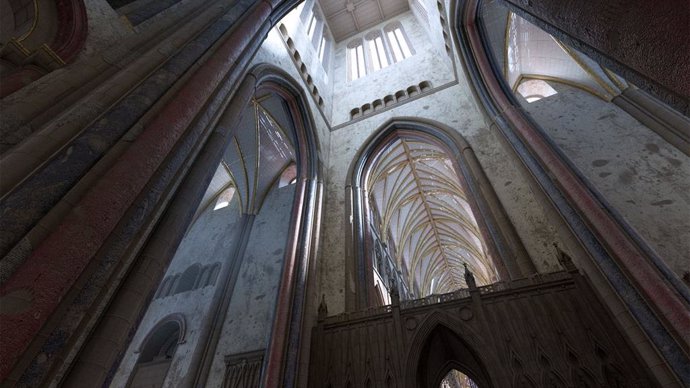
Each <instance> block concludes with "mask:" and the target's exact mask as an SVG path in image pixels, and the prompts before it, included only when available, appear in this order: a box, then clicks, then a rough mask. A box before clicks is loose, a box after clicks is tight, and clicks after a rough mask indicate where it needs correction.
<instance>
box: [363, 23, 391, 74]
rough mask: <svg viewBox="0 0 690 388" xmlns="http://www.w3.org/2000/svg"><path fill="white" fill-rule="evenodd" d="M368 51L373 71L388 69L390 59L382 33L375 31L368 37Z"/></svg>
mask: <svg viewBox="0 0 690 388" xmlns="http://www.w3.org/2000/svg"><path fill="white" fill-rule="evenodd" d="M366 42H367V51H368V54H369V62H370V63H371V69H372V71H377V70H381V69H383V68H385V67H388V57H387V55H386V50H385V48H384V46H383V36H382V35H381V32H380V31H373V32H371V33H369V34H368V35H367V36H366Z"/></svg>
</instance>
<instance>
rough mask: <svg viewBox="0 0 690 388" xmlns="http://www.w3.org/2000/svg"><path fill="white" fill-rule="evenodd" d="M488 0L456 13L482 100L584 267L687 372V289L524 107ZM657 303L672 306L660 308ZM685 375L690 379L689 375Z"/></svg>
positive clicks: (455, 8) (672, 363)
mask: <svg viewBox="0 0 690 388" xmlns="http://www.w3.org/2000/svg"><path fill="white" fill-rule="evenodd" d="M481 4H482V0H458V1H454V2H451V6H452V9H451V12H450V13H451V15H452V16H453V18H452V28H451V29H452V31H453V36H454V38H455V39H454V41H455V44H456V47H457V51H458V54H459V55H460V56H461V57H462V59H463V63H464V64H465V71H466V74H467V78H468V80H469V82H470V84H471V85H472V88H473V91H474V95H475V96H476V98H477V100H478V103H479V104H480V105H481V106H482V108H483V110H484V111H485V112H486V115H487V117H491V120H492V122H493V124H492V125H493V126H494V128H495V131H496V133H497V134H498V135H499V136H501V137H502V138H503V139H504V141H506V142H507V144H508V145H509V147H510V148H512V149H513V150H514V151H515V155H516V156H517V157H518V158H519V159H520V160H521V162H522V163H523V164H524V165H525V167H526V168H527V169H528V170H529V172H530V174H531V175H532V176H533V178H534V180H535V182H536V183H537V184H538V185H539V186H540V187H541V188H542V189H543V191H544V193H545V195H546V197H548V198H549V200H550V201H551V203H552V204H553V206H554V209H555V210H556V211H557V212H558V213H559V214H560V215H561V216H562V217H563V220H564V222H565V224H566V225H567V227H568V228H569V229H570V230H571V231H572V232H573V235H574V237H576V239H577V240H578V241H579V243H580V244H581V247H582V248H583V249H584V250H585V251H586V252H587V254H588V255H587V257H586V258H583V260H587V262H585V263H583V264H584V265H583V268H585V267H589V268H592V267H593V268H595V269H594V271H601V274H602V275H603V277H604V278H605V279H606V280H607V281H608V284H610V287H611V288H607V289H606V290H605V291H604V290H601V289H599V290H598V291H600V292H612V291H613V292H615V293H617V294H619V295H625V298H623V300H622V303H623V304H625V306H626V309H628V310H629V311H630V313H631V317H636V318H635V320H636V321H637V324H639V327H640V328H641V329H642V330H643V331H644V332H646V333H647V335H649V338H650V340H651V343H652V344H653V345H654V346H655V347H656V349H658V350H659V354H660V359H659V362H660V363H661V362H666V363H667V364H668V365H669V367H670V369H672V370H673V371H675V373H677V374H678V375H679V376H680V375H683V372H681V371H684V370H685V369H686V368H685V365H684V364H683V362H682V361H679V360H682V359H684V358H683V357H684V356H682V355H683V354H684V353H683V350H682V346H681V345H680V344H679V343H678V342H677V340H676V339H675V337H674V336H676V335H677V334H676V333H682V332H687V331H688V324H687V322H688V320H687V316H685V317H683V318H680V316H679V315H678V313H677V312H678V311H687V304H688V301H690V292H689V291H688V288H687V287H686V286H685V285H683V283H682V281H681V280H680V279H679V277H677V276H675V275H674V274H673V273H672V271H671V270H670V269H669V268H668V266H667V265H666V264H665V263H664V262H663V261H662V260H661V259H660V258H659V257H658V255H657V254H656V253H655V252H654V251H653V250H652V249H651V248H650V247H649V246H648V244H647V242H646V241H644V240H643V239H642V238H641V237H640V236H639V235H637V233H636V232H635V231H634V230H633V229H632V228H631V227H630V226H629V225H628V224H627V222H626V221H625V220H624V219H623V218H622V217H620V216H619V215H618V213H617V211H616V209H614V208H612V207H611V205H610V204H608V203H607V202H606V201H605V200H604V199H603V198H602V197H601V195H598V194H597V193H596V192H597V190H596V189H595V188H593V187H592V185H591V183H590V182H588V181H587V180H586V179H583V176H582V174H580V173H579V172H578V171H577V169H576V168H574V166H573V164H572V163H571V162H570V161H569V160H568V159H567V157H566V156H565V155H564V154H563V152H562V151H561V150H560V149H558V148H557V147H556V145H555V143H554V142H553V140H552V139H550V138H548V136H546V135H545V133H544V130H543V129H542V128H540V126H539V125H538V124H537V123H536V122H535V121H534V120H533V119H532V118H531V117H530V116H529V115H527V114H526V112H524V111H523V110H522V109H521V108H520V105H519V103H518V102H517V101H516V98H515V96H514V95H512V92H511V89H510V87H509V85H508V84H507V83H506V82H505V79H504V77H503V76H502V75H501V67H500V66H499V65H498V64H497V63H496V62H495V60H494V59H493V55H492V53H491V52H490V48H489V47H490V46H489V45H488V44H487V42H488V37H487V34H488V32H487V30H486V25H485V20H483V19H482V15H481V11H480V10H481ZM630 75H633V74H632V73H627V74H626V76H628V77H629V76H630ZM589 260H591V262H590V261H589ZM650 301H652V302H651V303H652V304H653V303H657V304H659V306H665V307H663V308H659V309H653V308H651V307H650ZM660 301H663V302H660ZM662 322H667V323H668V326H666V329H662V328H663V327H665V326H664V325H665V324H664V323H662ZM683 376H684V377H683V379H682V380H683V382H684V383H690V376H688V375H687V374H685V375H683Z"/></svg>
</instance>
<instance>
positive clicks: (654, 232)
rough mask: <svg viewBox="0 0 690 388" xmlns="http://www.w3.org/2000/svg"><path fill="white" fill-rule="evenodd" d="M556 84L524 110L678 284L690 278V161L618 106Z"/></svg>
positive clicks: (525, 106)
mask: <svg viewBox="0 0 690 388" xmlns="http://www.w3.org/2000/svg"><path fill="white" fill-rule="evenodd" d="M550 85H551V86H552V87H553V88H554V89H556V91H557V92H558V93H557V94H555V95H553V96H550V97H546V98H543V99H541V100H538V101H535V102H533V103H531V104H530V103H527V102H526V101H524V99H520V100H521V102H522V106H523V107H524V108H525V110H526V111H528V112H529V113H530V115H532V117H533V118H534V119H535V120H536V122H537V123H538V124H539V125H540V126H541V127H542V128H543V129H544V130H545V131H546V133H547V134H548V135H549V136H550V137H551V139H552V140H553V141H554V142H555V143H556V144H557V145H558V146H559V148H560V149H561V150H562V151H563V153H564V154H565V156H566V157H567V158H568V159H570V160H571V161H572V162H573V164H574V165H575V167H576V168H577V169H578V170H579V171H580V173H581V174H582V175H583V176H584V177H585V178H586V179H587V180H588V182H589V183H590V184H591V185H592V186H593V187H594V188H595V189H596V190H597V191H598V192H599V194H601V195H602V196H603V198H604V200H605V201H607V202H608V203H609V204H610V205H611V206H612V207H613V209H615V211H617V212H618V213H619V214H620V215H621V216H622V217H623V219H624V220H625V221H626V222H628V223H629V224H630V225H632V227H633V228H634V229H635V230H636V231H637V233H639V234H640V235H641V236H642V238H643V239H644V241H645V242H646V243H647V244H649V245H650V246H651V247H652V249H653V250H654V251H655V252H656V253H657V254H658V255H659V256H660V257H661V258H663V260H664V261H665V262H666V263H667V264H668V265H669V267H670V268H671V269H672V270H674V271H675V272H676V274H677V275H678V276H679V277H681V276H682V275H683V273H684V272H687V271H690V262H689V261H688V252H690V239H688V236H690V217H688V215H689V214H690V157H688V156H687V155H685V154H684V153H682V152H681V151H679V150H678V149H677V148H675V147H674V146H672V145H670V144H669V143H668V142H667V141H665V140H664V139H663V138H661V137H660V136H659V135H657V134H656V133H655V132H653V131H652V130H651V129H649V128H647V127H646V126H644V125H643V124H641V123H640V122H639V121H637V120H636V119H634V118H633V117H632V116H630V115H629V114H628V113H626V112H625V111H623V110H622V109H621V108H619V107H618V106H616V105H615V104H613V103H610V102H606V101H603V100H602V99H600V98H598V97H595V96H593V95H591V94H589V93H587V92H585V91H582V90H580V89H576V88H573V87H571V86H567V85H563V84H559V83H555V82H551V83H550Z"/></svg>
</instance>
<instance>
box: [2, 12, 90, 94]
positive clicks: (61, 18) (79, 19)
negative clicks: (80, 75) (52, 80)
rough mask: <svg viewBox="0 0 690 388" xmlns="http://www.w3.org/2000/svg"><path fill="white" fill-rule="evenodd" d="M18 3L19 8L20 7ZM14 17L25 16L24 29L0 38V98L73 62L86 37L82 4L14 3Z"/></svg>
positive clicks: (19, 27) (86, 25)
mask: <svg viewBox="0 0 690 388" xmlns="http://www.w3.org/2000/svg"><path fill="white" fill-rule="evenodd" d="M20 3H21V4H20ZM11 4H13V5H14V6H15V7H19V6H21V9H19V8H18V9H13V8H10V9H11V10H12V11H13V12H14V14H16V15H18V14H28V15H29V20H27V21H26V23H24V24H25V25H24V26H15V27H17V28H16V29H14V30H13V31H11V32H10V31H7V33H8V34H9V35H7V36H2V37H0V40H1V41H0V43H2V45H3V46H5V47H3V52H2V54H0V61H2V62H3V67H4V69H3V70H5V71H4V72H3V73H2V74H0V80H1V82H0V85H1V86H0V97H5V96H7V95H9V94H11V93H14V92H15V91H17V90H19V89H21V88H23V87H24V86H26V85H27V84H28V83H30V82H33V81H35V80H37V79H39V78H40V77H42V76H44V75H45V74H47V73H49V72H51V71H53V70H55V69H58V68H60V67H62V66H65V65H66V64H68V63H70V62H72V61H73V60H74V59H75V58H76V56H77V54H79V52H80V51H81V49H82V47H83V46H84V42H85V41H86V35H87V33H88V23H87V14H86V6H85V5H84V1H83V0H58V1H48V0H35V1H33V2H13V3H11Z"/></svg>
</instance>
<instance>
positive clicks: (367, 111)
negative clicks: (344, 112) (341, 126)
mask: <svg viewBox="0 0 690 388" xmlns="http://www.w3.org/2000/svg"><path fill="white" fill-rule="evenodd" d="M432 90H433V89H432V86H431V81H422V82H420V83H419V84H418V85H411V86H408V87H407V88H406V89H405V90H398V91H397V92H395V93H392V94H388V95H386V97H384V98H379V99H376V100H374V101H372V102H370V103H366V104H364V105H362V106H361V107H359V108H354V109H352V110H351V111H350V120H354V119H357V118H360V117H364V116H369V115H371V114H373V113H374V112H376V111H380V110H382V109H383V108H387V107H392V106H394V105H397V104H398V103H399V102H402V101H405V100H407V99H408V98H410V97H414V96H417V95H421V94H424V95H427V94H430V92H431V91H432ZM420 97H421V96H420Z"/></svg>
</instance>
